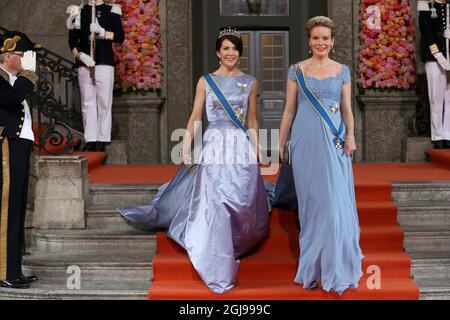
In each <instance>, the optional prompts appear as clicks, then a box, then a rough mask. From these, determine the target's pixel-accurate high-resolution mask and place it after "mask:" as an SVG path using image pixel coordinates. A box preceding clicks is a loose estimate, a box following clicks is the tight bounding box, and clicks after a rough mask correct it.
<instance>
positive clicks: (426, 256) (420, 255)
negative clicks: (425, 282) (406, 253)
mask: <svg viewBox="0 0 450 320" xmlns="http://www.w3.org/2000/svg"><path fill="white" fill-rule="evenodd" d="M410 257H411V259H412V265H411V271H412V274H413V275H414V279H416V280H418V279H447V278H450V252H415V253H411V254H410Z"/></svg>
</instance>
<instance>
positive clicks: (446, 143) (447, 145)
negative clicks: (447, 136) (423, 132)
mask: <svg viewBox="0 0 450 320" xmlns="http://www.w3.org/2000/svg"><path fill="white" fill-rule="evenodd" d="M443 148H444V149H450V140H444V146H443Z"/></svg>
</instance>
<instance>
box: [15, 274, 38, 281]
mask: <svg viewBox="0 0 450 320" xmlns="http://www.w3.org/2000/svg"><path fill="white" fill-rule="evenodd" d="M19 280H20V281H22V282H28V283H33V282H38V281H39V278H38V277H37V276H35V275H31V276H25V275H22V276H21V277H19Z"/></svg>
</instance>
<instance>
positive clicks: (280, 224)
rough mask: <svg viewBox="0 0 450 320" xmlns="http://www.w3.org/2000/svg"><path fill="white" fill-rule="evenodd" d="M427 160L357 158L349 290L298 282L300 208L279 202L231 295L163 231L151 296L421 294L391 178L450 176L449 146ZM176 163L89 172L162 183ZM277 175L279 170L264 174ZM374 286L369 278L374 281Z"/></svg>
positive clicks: (110, 179) (98, 179)
mask: <svg viewBox="0 0 450 320" xmlns="http://www.w3.org/2000/svg"><path fill="white" fill-rule="evenodd" d="M430 156H431V157H432V159H433V163H428V164H356V165H354V174H355V188H356V197H357V206H358V214H359V219H360V225H361V239H360V245H361V247H362V249H363V253H364V255H365V259H364V261H363V272H364V274H365V275H364V276H363V278H362V279H361V281H360V284H359V288H358V289H349V290H347V291H346V292H345V293H344V295H343V296H342V297H340V296H338V295H337V294H335V293H326V292H324V291H322V290H313V291H310V290H305V289H303V288H301V287H300V286H299V285H297V284H294V283H293V279H294V276H295V272H296V269H297V258H298V255H299V245H298V233H299V230H298V228H297V221H296V215H295V213H293V212H287V211H282V210H279V209H275V210H274V212H273V214H272V221H271V233H270V236H269V238H268V239H267V240H266V241H265V242H264V243H263V244H262V245H261V247H260V248H258V249H257V250H255V253H254V254H253V255H250V256H249V257H246V258H244V259H242V260H241V268H240V272H239V283H238V286H237V287H236V288H234V289H232V290H231V291H230V292H228V293H226V294H225V295H217V294H214V293H212V292H211V291H210V290H209V289H208V288H207V287H206V286H205V285H204V284H203V282H202V281H201V280H200V279H199V277H198V275H197V273H196V272H195V270H194V269H193V267H192V265H191V263H190V261H189V259H188V257H187V255H186V253H185V252H184V251H183V250H182V249H181V248H180V247H179V246H178V245H177V244H175V243H174V242H173V241H171V240H170V239H168V238H167V237H166V236H165V234H164V233H159V234H158V236H157V248H158V250H157V254H156V255H155V258H154V260H153V269H154V281H153V283H152V285H151V287H150V289H149V298H150V299H187V300H193V299H194V300H195V299H263V300H266V299H270V300H272V299H273V300H276V299H283V300H296V299H418V298H419V290H418V288H417V286H416V285H415V283H414V282H413V281H412V280H411V259H410V258H409V257H408V255H407V254H406V253H405V251H404V249H403V237H404V234H403V231H402V230H401V228H400V227H399V226H398V225H397V207H396V206H395V205H394V203H392V202H391V190H392V184H391V182H392V181H420V180H450V170H449V169H450V151H448V150H445V151H437V152H435V151H433V152H430ZM176 170H177V167H176V166H161V165H154V166H101V167H98V168H96V169H95V170H93V171H91V172H90V178H91V182H93V183H118V184H129V183H133V184H136V183H141V184H159V183H163V182H166V181H168V180H169V179H170V178H171V177H173V175H174V173H175V172H176ZM265 178H266V180H268V181H275V179H276V177H273V176H271V177H265ZM374 265H375V266H378V267H380V269H381V288H379V289H371V288H368V281H367V280H368V278H369V277H370V276H371V274H368V273H367V268H368V267H369V266H374ZM369 285H370V282H369Z"/></svg>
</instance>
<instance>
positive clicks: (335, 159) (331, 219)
mask: <svg viewBox="0 0 450 320" xmlns="http://www.w3.org/2000/svg"><path fill="white" fill-rule="evenodd" d="M334 27H335V25H334V23H333V21H332V20H330V19H329V18H327V17H322V16H320V17H315V18H312V19H311V20H310V21H309V22H308V24H307V28H306V29H307V32H308V37H309V46H310V52H311V53H312V57H311V58H309V59H307V60H305V61H302V62H299V63H297V64H295V65H292V66H291V68H290V70H289V75H288V78H289V79H288V85H287V98H286V108H285V111H284V114H283V119H282V123H281V130H280V131H281V132H280V155H281V157H282V158H283V155H284V154H285V151H284V146H285V144H286V139H287V137H288V134H289V131H290V130H291V128H292V133H291V140H290V143H291V152H292V154H291V159H292V170H293V177H294V184H295V191H296V195H297V200H298V214H299V220H300V226H301V230H300V239H299V240H300V258H299V265H298V270H297V275H296V277H295V280H294V281H295V282H296V283H299V284H301V285H303V287H304V288H307V289H313V288H316V287H321V288H322V289H323V290H325V291H327V292H328V291H331V290H332V291H336V292H337V293H339V294H342V293H343V292H344V291H345V290H346V289H347V288H356V287H358V282H359V280H360V278H361V276H362V266H361V261H362V259H363V255H362V251H361V249H360V246H359V238H360V227H359V221H358V214H357V211H356V200H355V191H354V182H353V172H352V154H353V153H354V151H355V150H356V143H355V137H354V119H353V114H352V109H351V83H350V82H351V79H350V70H349V68H348V67H347V66H345V65H341V64H339V63H337V62H335V61H333V60H331V59H330V58H329V54H330V52H331V51H332V50H333V45H334ZM297 72H298V73H297ZM300 72H301V73H302V74H303V76H304V78H303V79H305V81H304V83H305V84H306V87H307V88H309V90H310V92H311V93H312V94H313V95H314V96H315V97H316V98H317V99H318V100H319V101H320V103H321V105H322V106H323V109H322V110H325V112H326V114H328V116H329V119H331V121H332V122H333V123H335V124H336V128H337V127H339V124H340V123H341V124H342V125H345V126H343V127H341V128H342V129H343V130H342V133H341V136H340V137H339V139H337V135H335V134H333V130H331V129H330V126H329V125H328V124H327V122H325V121H324V118H325V117H323V116H320V115H319V113H318V111H317V110H318V109H317V108H316V109H314V108H313V104H311V99H308V96H307V95H305V91H304V90H303V89H304V88H305V87H304V86H300V81H299V80H298V79H300V78H301V77H300V78H299V77H298V76H299V75H300ZM282 160H284V159H282ZM278 183H286V181H278Z"/></svg>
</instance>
